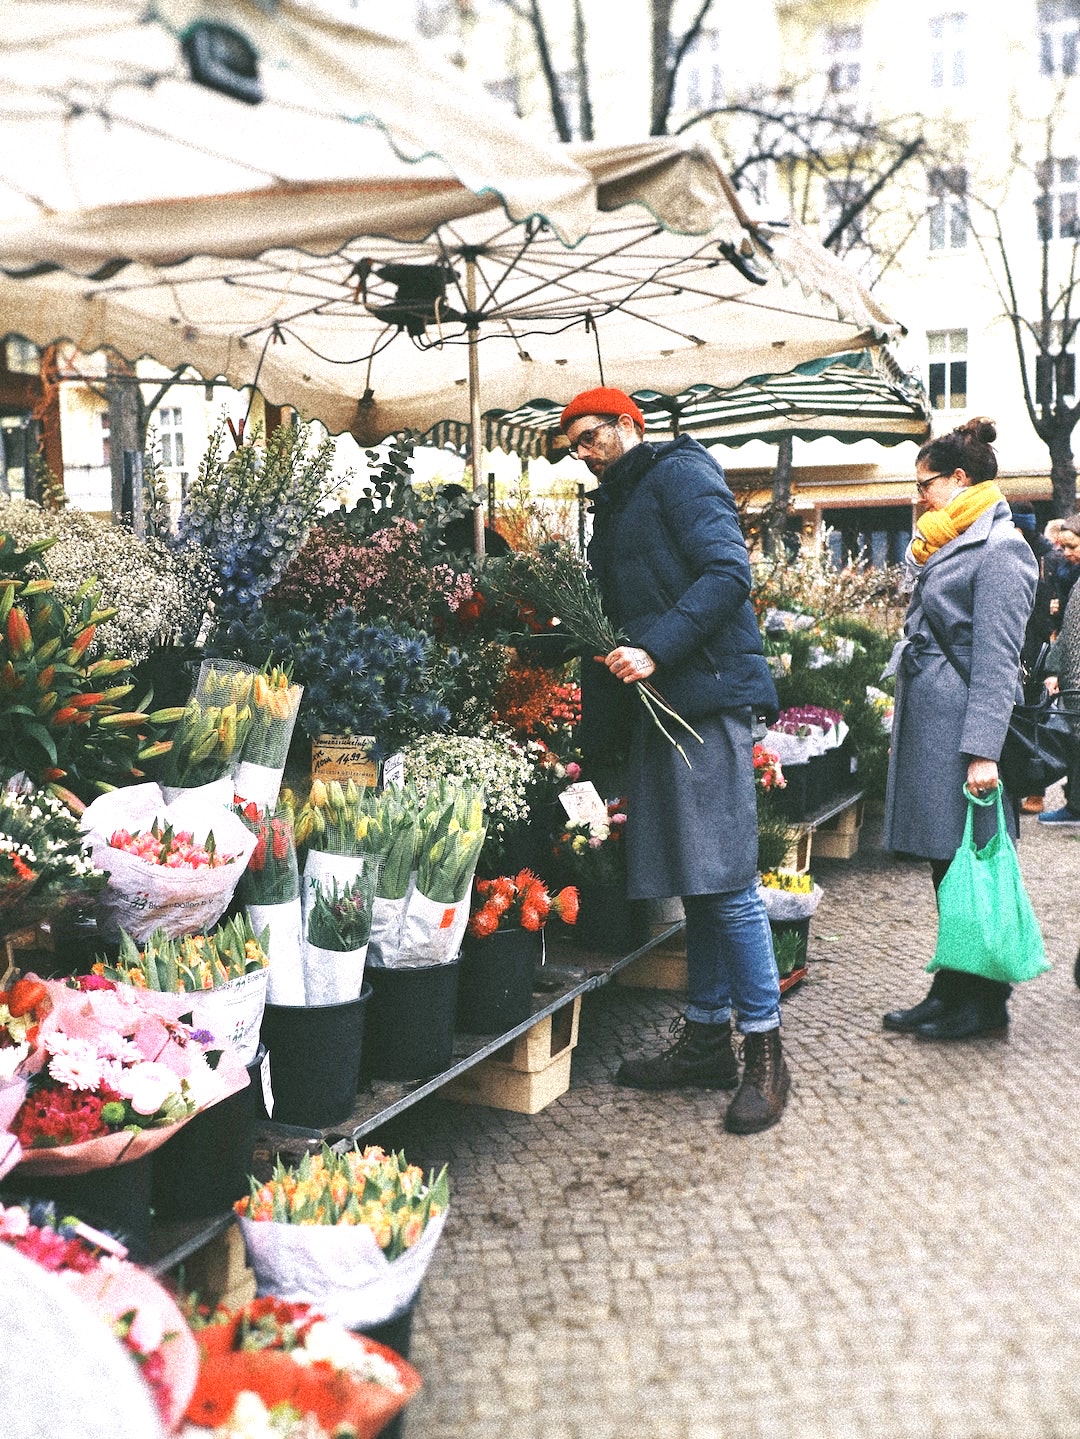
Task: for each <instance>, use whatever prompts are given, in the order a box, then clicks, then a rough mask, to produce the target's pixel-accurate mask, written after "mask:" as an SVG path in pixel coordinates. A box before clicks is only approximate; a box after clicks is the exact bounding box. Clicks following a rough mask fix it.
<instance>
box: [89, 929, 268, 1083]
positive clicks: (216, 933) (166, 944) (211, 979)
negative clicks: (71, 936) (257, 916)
mask: <svg viewBox="0 0 1080 1439" xmlns="http://www.w3.org/2000/svg"><path fill="white" fill-rule="evenodd" d="M264 940H265V932H264V933H263V934H262V935H258V934H256V933H255V932H254V930H253V929H252V927H251V921H250V920H249V918H248V917H247V915H246V914H239V915H235V916H234V917H233V918H232V919H228V920H225V921H224V923H222V924H220V925H219V926H218V927H217V929H215V930H213V931H212V932H211V933H209V934H191V935H184V936H182V937H181V938H180V939H170V938H169V936H168V935H167V934H165V933H164V931H162V930H155V931H154V933H153V934H152V935H151V936H150V938H149V939H148V940H147V942H146V944H145V945H143V946H142V947H141V948H140V947H139V946H138V945H137V944H136V943H135V941H134V940H133V939H132V938H131V936H130V935H129V934H126V933H124V932H121V936H120V950H119V954H118V955H117V957H116V959H115V960H112V961H106V960H98V961H97V962H96V963H95V964H94V966H93V973H94V974H96V975H100V976H102V977H103V978H105V979H110V980H114V981H115V982H116V983H117V984H130V985H134V986H135V987H136V988H137V989H138V990H140V991H141V992H142V994H143V995H144V1001H143V1002H144V1003H145V1004H147V1005H148V1006H150V1007H153V1006H154V1004H155V1002H156V1001H155V1000H154V999H153V998H152V996H153V995H156V994H163V995H166V996H175V995H182V996H184V997H185V1004H186V1008H185V1010H184V1013H185V1014H190V1016H191V1023H192V1025H193V1026H194V1027H195V1028H196V1029H198V1030H203V1031H208V1032H209V1033H210V1034H212V1035H213V1036H214V1042H215V1043H216V1044H218V1045H220V1046H221V1047H223V1048H224V1047H225V1046H228V1047H229V1049H231V1050H232V1051H233V1053H234V1054H235V1055H236V1058H237V1059H239V1061H240V1063H241V1064H243V1065H245V1066H246V1065H249V1064H251V1063H252V1062H253V1061H254V1059H255V1056H256V1054H257V1053H258V1049H259V1026H260V1025H261V1023H262V1016H263V1009H264V1008H265V1006H266V994H267V978H268V975H269V969H268V966H267V954H266V949H265V947H264ZM174 1010H175V1005H174V1004H173V1003H172V1002H171V1000H170V1001H168V1002H167V1003H166V1005H165V1006H164V1008H163V1010H162V1013H163V1014H164V1017H165V1018H172V1017H173V1012H174Z"/></svg>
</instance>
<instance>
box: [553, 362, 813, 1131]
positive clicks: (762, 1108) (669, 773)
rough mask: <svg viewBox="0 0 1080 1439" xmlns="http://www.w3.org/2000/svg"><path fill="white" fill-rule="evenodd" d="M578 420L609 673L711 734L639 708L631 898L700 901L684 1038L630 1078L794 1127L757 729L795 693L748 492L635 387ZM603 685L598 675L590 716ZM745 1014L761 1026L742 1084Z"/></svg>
mask: <svg viewBox="0 0 1080 1439" xmlns="http://www.w3.org/2000/svg"><path fill="white" fill-rule="evenodd" d="M561 424H562V429H563V431H564V433H565V434H566V437H567V439H568V440H569V441H570V453H571V454H572V455H575V456H577V457H578V458H580V459H582V460H584V462H585V464H586V465H588V467H589V469H590V470H591V471H592V473H593V474H594V475H596V476H597V478H598V479H599V480H600V486H599V488H598V490H597V491H596V492H595V495H594V504H595V520H594V526H593V536H592V541H591V543H590V545H589V566H590V571H591V575H592V578H593V581H594V583H595V584H596V585H597V586H598V587H599V590H600V594H601V596H602V599H603V605H604V609H605V611H606V612H607V614H608V616H609V617H610V618H611V620H612V621H613V622H614V624H615V625H616V626H617V627H618V628H619V629H620V630H621V631H622V632H623V633H624V634H625V635H626V636H627V642H626V643H625V644H621V645H619V646H617V647H616V648H615V649H613V650H612V651H611V652H610V653H609V654H607V655H604V656H598V657H597V658H598V659H599V660H600V662H601V664H602V665H603V666H604V667H605V669H606V672H605V669H600V668H599V667H597V678H598V679H603V680H604V681H605V683H606V685H607V686H608V687H609V688H611V689H613V690H614V691H615V692H616V694H617V695H621V696H622V697H626V696H628V695H629V693H630V692H629V690H628V689H627V686H629V685H631V684H632V683H634V682H635V681H637V680H647V679H650V678H655V681H656V687H657V689H658V690H659V691H660V693H661V694H662V695H663V696H664V698H665V700H666V701H667V702H668V703H669V704H670V705H672V706H673V707H674V708H675V709H676V710H677V711H678V712H679V713H680V714H681V715H682V716H683V718H684V719H686V720H688V721H689V722H690V723H691V724H692V725H693V726H694V728H695V730H696V731H697V732H698V734H699V735H700V736H701V738H702V739H703V741H704V743H703V744H698V743H696V742H695V741H694V740H692V739H689V738H688V739H687V740H686V744H687V748H688V750H689V751H690V756H689V757H690V761H691V765H690V766H689V767H688V766H687V764H686V762H685V760H684V759H683V757H682V755H680V754H679V752H678V751H677V750H676V749H675V748H674V746H673V745H671V744H670V743H669V742H668V740H667V739H665V738H664V736H663V735H662V734H661V733H660V731H659V730H658V729H657V728H656V727H655V726H654V725H653V724H652V723H651V721H650V720H649V717H648V716H647V714H646V713H645V710H644V707H643V706H642V705H636V706H634V709H633V710H632V711H631V712H630V715H629V727H630V750H629V758H628V762H627V769H626V777H627V783H626V793H627V797H628V801H629V803H628V809H627V815H628V820H627V837H626V846H627V871H628V872H627V895H628V898H630V899H666V898H669V897H671V896H673V895H680V896H681V897H682V900H683V905H684V907H685V910H686V960H687V969H688V973H689V991H690V992H689V1003H688V1005H687V1008H686V1013H685V1015H684V1016H683V1017H682V1019H681V1020H679V1021H676V1024H675V1026H673V1032H674V1035H675V1038H674V1042H673V1043H672V1044H671V1045H669V1046H668V1048H667V1049H665V1050H663V1051H662V1052H661V1053H659V1054H656V1055H652V1056H649V1057H642V1058H639V1059H629V1060H625V1061H624V1062H623V1063H622V1064H621V1065H620V1067H619V1070H618V1073H617V1074H616V1076H615V1078H616V1082H617V1083H619V1084H625V1085H629V1086H631V1087H633V1088H637V1089H672V1088H676V1087H679V1086H690V1085H693V1086H697V1087H701V1088H710V1089H735V1087H736V1086H738V1089H737V1092H736V1094H735V1097H734V1099H733V1100H732V1101H731V1104H730V1105H729V1107H728V1110H727V1113H726V1115H725V1117H724V1127H725V1128H726V1129H727V1130H728V1131H729V1132H731V1133H735V1134H753V1133H756V1132H757V1131H758V1130H762V1129H767V1128H768V1127H769V1126H770V1125H772V1124H775V1123H776V1122H777V1120H778V1119H780V1117H781V1115H782V1114H783V1111H784V1108H785V1105H786V1104H787V1098H788V1091H789V1088H790V1084H791V1077H790V1074H789V1072H788V1066H787V1063H786V1061H785V1059H784V1055H783V1052H782V1049H781V1044H780V981H779V975H778V974H777V969H776V960H775V958H774V956H773V948H772V935H771V931H770V929H769V920H768V916H767V915H766V913H765V907H764V905H763V903H762V901H761V897H760V895H759V893H758V889H757V807H756V802H755V797H754V767H753V749H754V723H755V717H756V716H757V715H758V714H761V713H771V714H775V713H776V709H777V699H776V689H775V686H774V685H773V681H772V676H771V675H770V674H769V669H768V666H767V664H766V663H765V656H764V654H763V651H762V644H761V635H760V633H759V631H758V626H757V619H756V616H755V614H754V609H753V606H752V604H751V602H750V582H751V576H750V560H749V556H748V554H747V550H746V543H745V541H744V539H743V535H742V531H741V529H740V528H739V520H738V514H737V512H736V509H735V500H734V497H733V496H732V493H731V491H730V489H729V488H728V486H727V483H726V481H725V479H724V472H723V470H722V469H721V468H720V466H719V465H718V464H717V463H716V461H715V460H714V459H713V457H712V456H711V455H710V454H709V452H708V451H707V450H706V449H704V448H703V447H702V446H701V445H699V444H698V442H697V441H696V440H694V439H691V438H690V436H688V435H684V436H682V437H681V438H680V439H678V440H675V441H673V442H671V443H669V444H660V445H656V444H652V443H650V442H646V441H644V439H643V436H644V431H645V421H644V417H643V415H642V413H641V410H640V409H639V408H638V406H637V405H636V404H635V403H634V401H633V400H632V399H631V398H630V396H629V395H627V394H624V393H623V391H622V390H616V389H611V388H609V387H604V388H601V389H596V390H587V391H585V392H584V393H583V394H580V395H578V396H576V398H575V399H573V400H571V401H570V403H569V404H568V405H567V406H566V408H565V409H564V410H563V412H562V417H561ZM585 668H586V664H585V663H584V662H583V669H585ZM609 677H613V678H614V680H616V681H619V682H620V683H619V684H618V685H615V686H613V685H612V682H611V678H609ZM590 688H591V687H590V684H589V681H588V680H587V679H586V676H585V675H583V676H582V713H583V720H584V717H585V712H586V710H587V708H588V706H589V702H590V700H589V695H590ZM612 698H613V699H614V698H615V696H612ZM631 703H633V701H631ZM733 1011H734V1013H735V1014H736V1015H737V1021H736V1022H737V1026H738V1029H739V1031H740V1032H741V1034H742V1036H743V1057H744V1060H745V1063H744V1066H743V1073H742V1078H741V1080H740V1077H739V1066H738V1060H737V1059H736V1056H735V1052H734V1049H733V1047H732V1015H733Z"/></svg>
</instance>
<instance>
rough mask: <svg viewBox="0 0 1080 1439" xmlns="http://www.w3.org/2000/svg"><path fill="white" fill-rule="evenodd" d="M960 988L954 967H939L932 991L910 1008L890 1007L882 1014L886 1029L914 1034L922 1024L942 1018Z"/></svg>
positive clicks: (958, 977) (932, 984) (931, 987)
mask: <svg viewBox="0 0 1080 1439" xmlns="http://www.w3.org/2000/svg"><path fill="white" fill-rule="evenodd" d="M959 988H960V976H959V974H958V973H957V971H956V970H953V969H939V970H938V971H937V973H936V974H935V975H934V978H933V981H932V983H931V985H930V993H929V994H928V995H927V996H926V998H925V999H923V1000H920V1001H919V1003H918V1004H915V1005H912V1007H911V1008H910V1009H890V1010H889V1012H888V1014H885V1015H882V1018H881V1023H882V1025H883V1026H884V1027H885V1028H886V1029H893V1030H897V1031H898V1032H899V1033H901V1034H914V1033H915V1031H916V1030H917V1029H918V1027H919V1025H920V1024H929V1023H930V1022H931V1021H932V1020H935V1019H940V1018H941V1016H942V1015H943V1014H944V1013H945V1010H946V1009H947V1008H948V1006H949V1004H950V1003H951V1002H952V1001H953V1000H954V999H955V998H956V996H957V994H958V992H959Z"/></svg>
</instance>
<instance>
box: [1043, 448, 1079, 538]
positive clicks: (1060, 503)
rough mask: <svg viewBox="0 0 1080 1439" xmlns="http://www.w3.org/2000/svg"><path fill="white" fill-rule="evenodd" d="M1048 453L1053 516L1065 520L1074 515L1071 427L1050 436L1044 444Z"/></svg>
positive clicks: (1073, 466)
mask: <svg viewBox="0 0 1080 1439" xmlns="http://www.w3.org/2000/svg"><path fill="white" fill-rule="evenodd" d="M1046 447H1047V449H1048V450H1049V451H1050V486H1051V489H1052V491H1053V496H1054V499H1053V505H1054V515H1055V517H1056V518H1057V519H1066V518H1067V517H1068V516H1069V515H1075V514H1076V461H1075V460H1074V459H1073V452H1072V426H1071V425H1070V426H1069V429H1068V430H1066V431H1064V433H1061V432H1059V433H1057V434H1052V435H1051V436H1050V438H1049V439H1048V440H1047V442H1046Z"/></svg>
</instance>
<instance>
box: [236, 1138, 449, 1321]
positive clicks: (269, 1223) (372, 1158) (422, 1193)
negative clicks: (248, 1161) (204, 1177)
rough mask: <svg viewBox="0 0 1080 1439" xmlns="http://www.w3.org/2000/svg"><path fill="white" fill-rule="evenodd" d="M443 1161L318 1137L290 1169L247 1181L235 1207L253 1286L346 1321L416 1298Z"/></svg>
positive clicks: (431, 1242) (390, 1314) (440, 1215)
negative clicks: (431, 1169) (335, 1145)
mask: <svg viewBox="0 0 1080 1439" xmlns="http://www.w3.org/2000/svg"><path fill="white" fill-rule="evenodd" d="M448 1197H449V1189H448V1185H447V1179H446V1170H445V1169H444V1170H443V1171H442V1173H441V1174H439V1175H438V1176H437V1177H433V1176H430V1175H429V1176H428V1178H427V1179H426V1180H425V1178H424V1175H423V1172H422V1171H421V1170H420V1169H418V1168H417V1167H416V1166H415V1165H407V1164H406V1163H405V1160H404V1157H403V1156H402V1155H400V1154H397V1155H395V1154H386V1153H385V1152H384V1151H383V1150H381V1149H378V1148H374V1147H372V1148H368V1149H365V1150H363V1151H361V1150H359V1149H358V1148H356V1147H355V1146H354V1147H353V1148H352V1149H350V1150H347V1151H346V1152H345V1153H344V1154H337V1153H335V1152H334V1151H333V1150H331V1149H329V1148H327V1147H326V1146H325V1145H324V1146H323V1149H322V1151H321V1152H320V1153H319V1154H315V1155H305V1156H304V1158H303V1159H302V1160H301V1162H300V1164H299V1165H298V1166H297V1167H296V1168H295V1169H289V1168H286V1167H285V1166H283V1165H281V1164H280V1162H279V1163H278V1165H277V1167H276V1168H275V1170H274V1173H273V1175H272V1176H271V1179H270V1181H269V1183H267V1184H263V1185H260V1184H257V1183H256V1181H255V1180H252V1181H251V1193H250V1194H249V1195H248V1197H247V1198H246V1199H242V1200H240V1201H239V1202H238V1203H237V1205H236V1211H237V1213H238V1215H239V1216H240V1227H241V1230H242V1231H243V1235H244V1243H245V1245H246V1247H247V1255H248V1262H249V1263H250V1264H251V1267H252V1268H253V1269H254V1271H255V1279H256V1282H257V1284H258V1289H259V1293H260V1294H276V1295H278V1296H279V1297H281V1298H284V1299H289V1300H292V1301H294V1302H297V1303H304V1304H312V1305H314V1306H315V1307H316V1308H317V1309H319V1310H320V1311H321V1312H322V1313H323V1314H325V1315H326V1316H327V1317H328V1318H330V1319H334V1320H336V1321H337V1322H338V1323H340V1324H344V1325H345V1326H346V1328H349V1329H366V1328H371V1327H372V1326H373V1325H376V1324H384V1323H386V1322H388V1321H389V1320H391V1319H394V1318H396V1317H397V1316H398V1315H400V1314H403V1313H404V1312H405V1310H407V1309H408V1308H409V1306H410V1305H411V1304H412V1303H413V1301H414V1300H415V1298H416V1296H417V1293H418V1292H419V1290H420V1285H421V1284H422V1283H423V1279H424V1274H425V1273H426V1271H427V1267H428V1265H429V1264H430V1262H431V1259H432V1256H433V1255H434V1253H435V1248H436V1246H437V1244H438V1242H439V1237H440V1235H441V1234H442V1230H443V1225H444V1224H445V1222H446V1213H447V1204H448Z"/></svg>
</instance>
